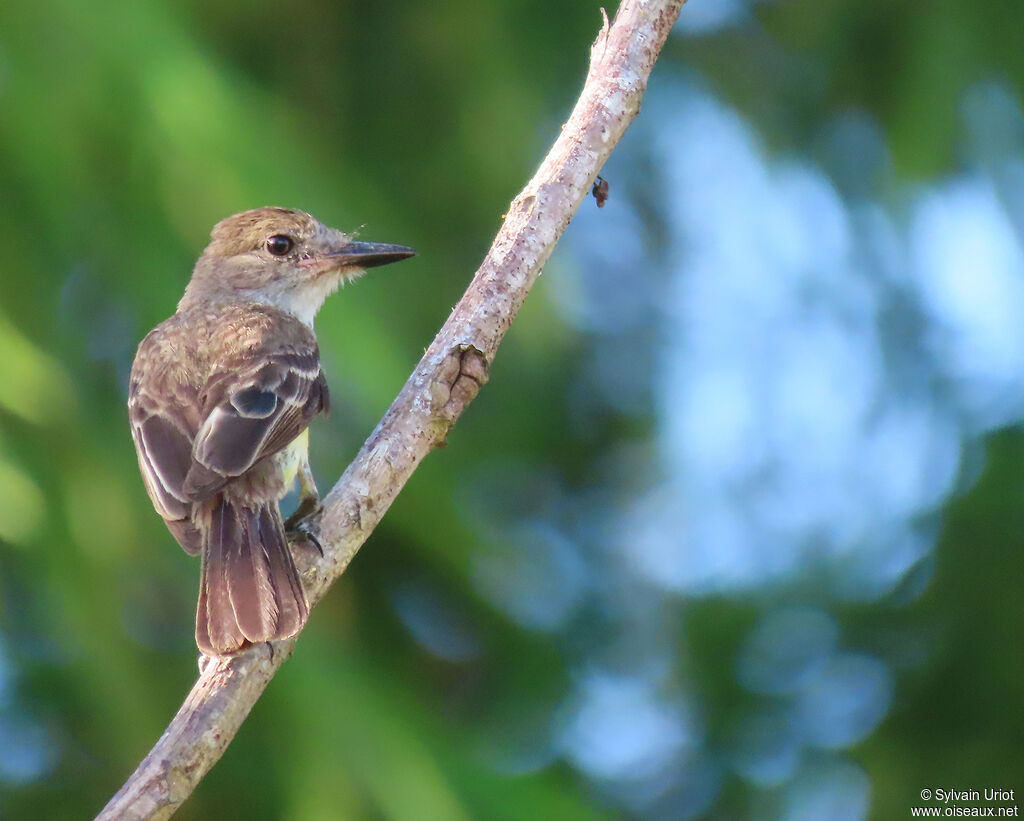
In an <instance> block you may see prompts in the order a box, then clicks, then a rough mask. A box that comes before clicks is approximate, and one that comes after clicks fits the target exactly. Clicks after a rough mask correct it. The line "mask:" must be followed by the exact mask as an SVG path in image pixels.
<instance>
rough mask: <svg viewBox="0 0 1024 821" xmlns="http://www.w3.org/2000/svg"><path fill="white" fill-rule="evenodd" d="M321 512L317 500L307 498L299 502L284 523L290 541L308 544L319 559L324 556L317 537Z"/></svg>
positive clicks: (312, 497)
mask: <svg viewBox="0 0 1024 821" xmlns="http://www.w3.org/2000/svg"><path fill="white" fill-rule="evenodd" d="M323 511H324V508H323V505H321V504H320V500H319V499H318V498H316V497H315V496H307V497H306V498H305V499H303V500H302V501H301V502H299V506H298V507H297V508H296V509H295V512H294V513H293V514H292V515H291V516H289V517H288V519H287V520H286V521H285V523H284V530H285V533H286V534H287V536H288V538H289V539H290V540H293V541H303V542H308V543H309V544H311V545H313V547H315V548H316V549H317V552H318V553H319V554H320V556H321V558H322V557H323V555H324V548H323V545H321V544H320V538H319V536H320V517H321V514H322V513H323Z"/></svg>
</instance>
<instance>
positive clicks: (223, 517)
mask: <svg viewBox="0 0 1024 821" xmlns="http://www.w3.org/2000/svg"><path fill="white" fill-rule="evenodd" d="M203 530H204V532H203V569H202V573H201V575H200V579H199V606H198V609H197V612H196V644H198V645H199V649H200V650H202V651H203V652H204V653H205V654H206V655H216V656H226V655H231V654H232V653H237V652H238V651H239V650H241V649H243V648H244V647H246V646H248V645H249V644H257V643H259V642H264V641H272V640H274V639H283V638H288V637H289V636H293V635H295V634H296V633H297V632H299V630H300V628H301V627H302V625H303V624H305V622H306V618H307V616H308V615H309V607H308V605H307V604H306V596H305V594H304V593H303V592H302V585H301V584H300V582H299V574H298V572H297V571H296V569H295V563H294V562H293V561H292V554H291V552H290V551H289V549H288V540H287V539H286V538H285V535H284V526H283V525H282V524H281V514H280V512H279V511H278V509H277V505H276V504H267V505H261V506H257V507H255V508H249V507H242V506H237V505H235V504H233V503H232V502H229V501H227V500H226V499H224V498H223V497H218V498H217V499H216V501H215V502H214V503H213V508H212V513H211V517H210V526H209V528H204V529H203Z"/></svg>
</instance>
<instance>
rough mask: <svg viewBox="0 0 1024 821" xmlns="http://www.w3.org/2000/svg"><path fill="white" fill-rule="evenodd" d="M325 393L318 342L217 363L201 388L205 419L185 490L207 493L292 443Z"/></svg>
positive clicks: (194, 497)
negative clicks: (307, 345) (236, 360)
mask: <svg viewBox="0 0 1024 821" xmlns="http://www.w3.org/2000/svg"><path fill="white" fill-rule="evenodd" d="M326 395H327V386H326V382H325V380H324V377H323V374H322V373H321V372H320V358H319V353H318V351H317V349H316V345H315V343H311V344H310V346H309V347H307V348H300V349H295V348H294V347H293V348H291V349H289V350H285V351H281V352H276V353H272V354H268V353H266V352H265V351H264V352H260V353H257V354H254V355H252V356H251V357H250V358H249V359H248V360H247V361H243V362H233V363H229V365H228V366H226V367H221V368H219V369H218V370H217V371H216V372H215V373H214V374H213V376H211V377H210V380H209V382H208V383H207V385H206V387H205V388H204V389H203V391H202V394H201V397H202V400H203V412H204V419H203V423H202V425H200V427H199V431H198V432H197V434H196V437H195V443H194V445H193V447H192V452H191V459H192V464H191V467H190V468H189V470H188V473H187V475H186V476H185V478H184V482H183V485H182V487H183V491H184V493H185V495H186V496H187V497H188V498H189V499H192V500H201V499H207V498H209V497H210V496H212V495H213V494H214V493H216V492H217V491H219V490H220V489H221V488H222V487H224V485H226V484H227V483H228V482H229V481H230V480H231V479H233V478H235V477H236V476H241V475H242V474H244V473H245V472H246V471H248V470H249V469H250V468H252V466H253V465H255V464H256V463H257V462H259V461H260V460H262V459H265V458H266V457H267V456H270V455H272V454H274V453H276V452H277V451H279V450H281V449H282V448H284V447H285V446H287V445H288V444H290V443H291V442H292V440H293V439H295V437H296V436H298V435H299V434H300V433H302V431H303V430H305V429H306V427H308V425H309V422H310V420H311V419H312V418H313V417H314V416H316V414H317V413H319V412H320V410H321V409H322V408H323V407H324V404H325V402H326Z"/></svg>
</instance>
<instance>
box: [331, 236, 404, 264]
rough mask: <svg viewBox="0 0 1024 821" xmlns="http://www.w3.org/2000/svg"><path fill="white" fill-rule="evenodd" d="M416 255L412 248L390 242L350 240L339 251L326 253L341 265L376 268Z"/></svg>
mask: <svg viewBox="0 0 1024 821" xmlns="http://www.w3.org/2000/svg"><path fill="white" fill-rule="evenodd" d="M415 255H416V252H415V251H414V250H413V249H412V248H407V247H406V246H404V245H392V244H391V243H388V242H349V243H347V244H346V245H343V246H341V247H340V248H338V250H337V251H331V253H329V254H326V256H327V257H328V258H329V259H332V260H334V261H335V262H337V263H338V264H339V265H355V266H358V267H360V268H376V267H377V266H378V265H387V264H388V263H391V262H398V261H399V260H403V259H408V258H409V257H412V256H415Z"/></svg>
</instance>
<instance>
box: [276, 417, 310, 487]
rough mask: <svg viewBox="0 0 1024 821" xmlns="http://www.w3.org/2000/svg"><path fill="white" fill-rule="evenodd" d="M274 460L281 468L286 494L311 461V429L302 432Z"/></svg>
mask: <svg viewBox="0 0 1024 821" xmlns="http://www.w3.org/2000/svg"><path fill="white" fill-rule="evenodd" d="M274 458H275V459H276V460H277V464H278V465H279V466H280V468H281V478H282V480H283V482H284V492H285V493H287V492H288V491H289V490H290V489H291V487H292V484H293V483H294V482H295V477H296V476H298V474H299V469H300V468H301V467H302V466H303V465H304V464H306V462H307V460H308V459H309V429H308V428H307V429H306V430H304V431H302V433H300V434H299V435H298V436H296V437H295V438H294V439H293V440H292V443H291V444H290V445H288V447H286V448H282V449H281V450H280V451H279V452H278V453H277V455H276V456H275V457H274Z"/></svg>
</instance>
